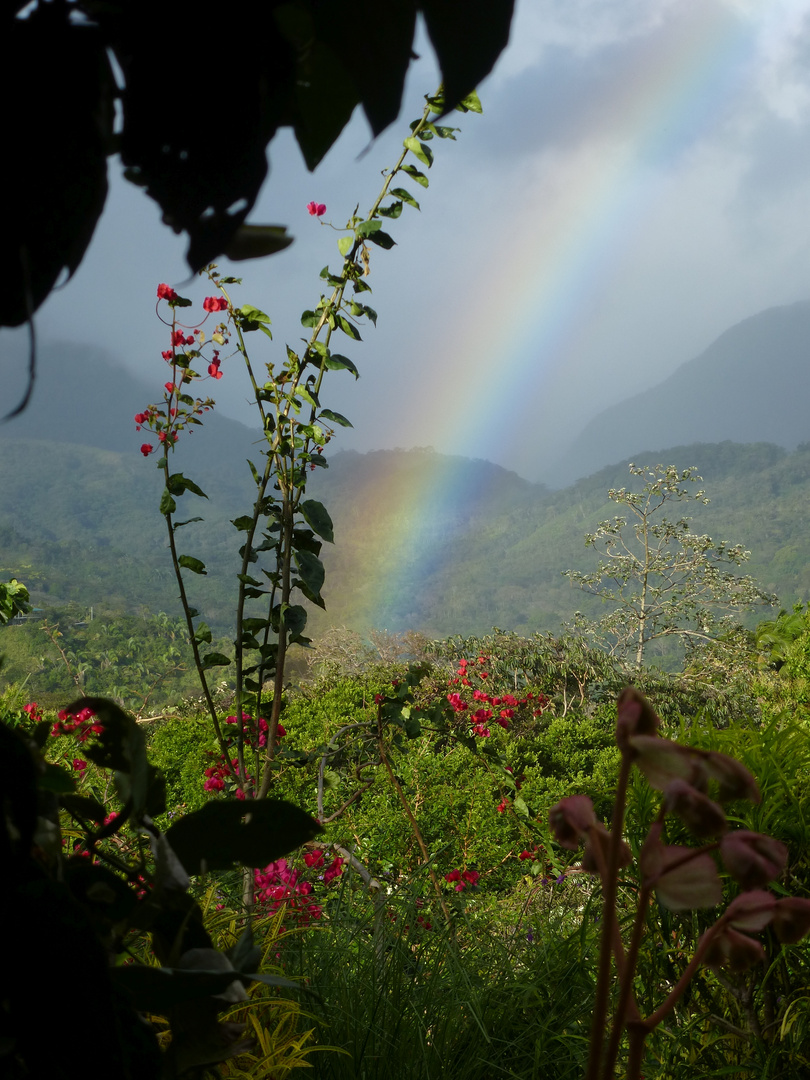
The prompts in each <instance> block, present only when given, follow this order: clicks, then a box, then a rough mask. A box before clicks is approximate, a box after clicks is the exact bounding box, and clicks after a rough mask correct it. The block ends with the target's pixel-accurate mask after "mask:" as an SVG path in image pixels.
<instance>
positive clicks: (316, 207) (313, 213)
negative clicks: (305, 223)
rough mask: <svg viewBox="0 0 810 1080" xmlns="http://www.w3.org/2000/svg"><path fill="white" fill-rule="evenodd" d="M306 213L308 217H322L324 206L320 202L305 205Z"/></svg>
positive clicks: (324, 211)
mask: <svg viewBox="0 0 810 1080" xmlns="http://www.w3.org/2000/svg"><path fill="white" fill-rule="evenodd" d="M307 213H308V214H309V216H310V217H323V215H324V214H325V213H326V205H325V204H324V203H322V202H319V203H315V202H310V203H307Z"/></svg>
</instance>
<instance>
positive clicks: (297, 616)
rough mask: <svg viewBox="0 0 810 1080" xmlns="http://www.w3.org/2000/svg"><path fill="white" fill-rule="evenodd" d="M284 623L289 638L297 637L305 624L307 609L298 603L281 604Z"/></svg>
mask: <svg viewBox="0 0 810 1080" xmlns="http://www.w3.org/2000/svg"><path fill="white" fill-rule="evenodd" d="M281 612H282V613H283V615H284V625H285V627H286V629H287V633H288V634H289V635H290V637H291V638H294V637H297V636H298V635H299V634H300V633H301V631H302V630H303V629H304V627H305V626H306V625H307V609H306V608H304V607H301V605H300V604H282V605H281Z"/></svg>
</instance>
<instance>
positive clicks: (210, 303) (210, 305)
mask: <svg viewBox="0 0 810 1080" xmlns="http://www.w3.org/2000/svg"><path fill="white" fill-rule="evenodd" d="M325 209H326V207H324V210H325ZM227 307H228V301H227V300H226V299H225V297H224V296H206V298H205V299H204V300H203V310H204V311H225V310H226V309H227Z"/></svg>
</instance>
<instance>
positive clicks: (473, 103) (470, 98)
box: [456, 90, 484, 113]
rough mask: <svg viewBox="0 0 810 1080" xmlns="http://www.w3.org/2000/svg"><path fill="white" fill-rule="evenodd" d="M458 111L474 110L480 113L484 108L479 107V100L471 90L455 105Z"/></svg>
mask: <svg viewBox="0 0 810 1080" xmlns="http://www.w3.org/2000/svg"><path fill="white" fill-rule="evenodd" d="M456 109H457V111H458V112H475V113H482V112H483V111H484V110H483V109H482V108H481V101H480V98H479V97H478V94H477V93H476V92H475V90H473V91H471V92H470V93H469V94H467V96H466V97H465V98H462V99H461V101H460V102H459V103H458V105H456Z"/></svg>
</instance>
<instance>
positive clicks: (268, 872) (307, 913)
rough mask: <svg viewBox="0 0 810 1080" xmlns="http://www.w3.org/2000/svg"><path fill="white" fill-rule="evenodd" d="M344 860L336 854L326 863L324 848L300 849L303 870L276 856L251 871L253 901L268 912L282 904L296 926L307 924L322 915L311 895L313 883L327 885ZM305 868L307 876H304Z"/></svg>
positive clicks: (339, 873) (337, 874) (338, 873)
mask: <svg viewBox="0 0 810 1080" xmlns="http://www.w3.org/2000/svg"><path fill="white" fill-rule="evenodd" d="M345 861H346V860H345V859H344V858H343V857H342V856H340V855H337V856H335V857H334V858H333V859H332V860H331V862H329V863H328V864H327V862H326V852H325V851H323V850H322V849H321V848H314V849H312V850H310V851H305V852H304V865H305V871H302V870H301V869H298V868H295V867H292V866H290V864H289V863H288V862H287V860H286V859H278V860H276V862H272V863H270V864H269V865H267V866H265V867H264V869H263V870H256V871H254V874H253V880H254V884H255V888H256V894H255V895H256V903H257V904H259V905H261V906H262V907H264V908H265V910H266V911H267V913H268V914H270V915H273V914H275V913H276V912H277V911H278V910H279V909H280V908H282V907H283V908H284V909H285V914H286V915H287V916H288V917H289V918H291V919H292V920H293V921H294V922H295V923H296V924H297V925H298V926H308V925H309V924H310V923H311V922H313V921H315V920H318V919H320V918H321V917H322V916H323V905H322V904H319V903H317V902H316V899H315V896H314V891H315V883H316V882H321V883H322V884H323V886H328V885H330V884H331V883H332V882H333V881H336V880H337V879H338V878H339V877H341V876H342V874H343V866H344V864H345ZM306 871H308V872H309V876H305V872H306Z"/></svg>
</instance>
